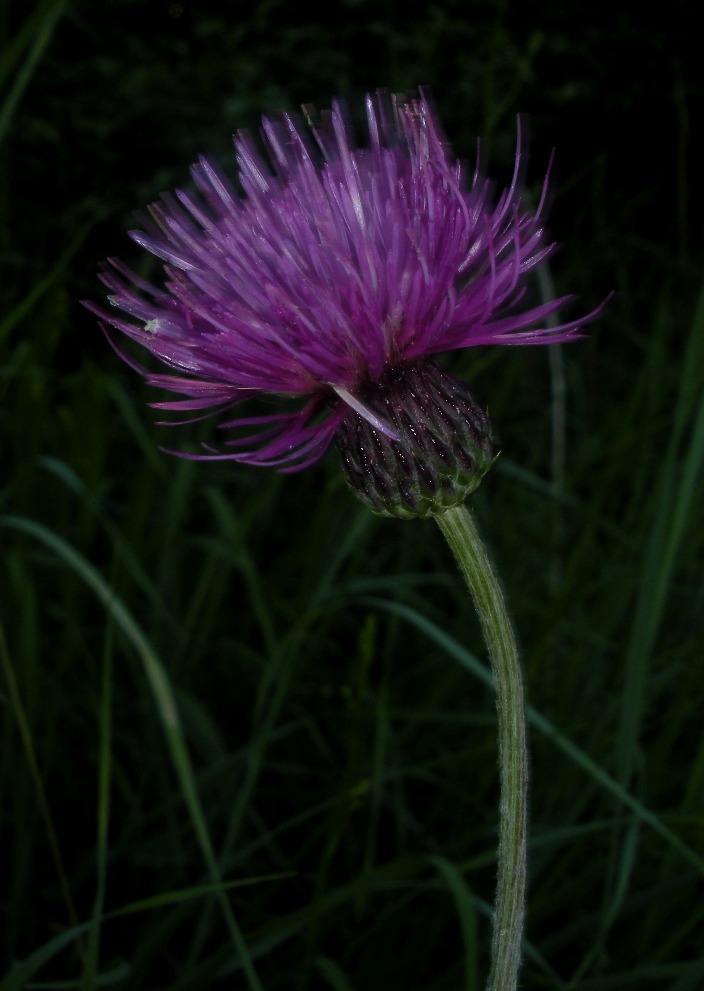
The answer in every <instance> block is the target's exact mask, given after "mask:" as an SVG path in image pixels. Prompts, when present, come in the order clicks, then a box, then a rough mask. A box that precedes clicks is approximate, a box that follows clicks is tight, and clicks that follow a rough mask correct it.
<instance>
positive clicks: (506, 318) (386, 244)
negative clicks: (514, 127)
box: [87, 95, 595, 498]
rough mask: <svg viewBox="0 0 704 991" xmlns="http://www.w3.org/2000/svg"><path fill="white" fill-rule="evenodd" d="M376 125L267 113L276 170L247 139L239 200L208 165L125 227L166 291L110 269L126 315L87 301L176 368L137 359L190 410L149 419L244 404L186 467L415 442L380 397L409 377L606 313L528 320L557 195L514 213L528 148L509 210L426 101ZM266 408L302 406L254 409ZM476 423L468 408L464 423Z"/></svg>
mask: <svg viewBox="0 0 704 991" xmlns="http://www.w3.org/2000/svg"><path fill="white" fill-rule="evenodd" d="M366 110H367V127H368V131H369V141H368V146H367V147H364V148H359V147H357V146H356V145H355V143H354V141H353V138H352V137H351V130H350V127H349V125H348V123H347V120H346V116H345V113H344V110H343V108H342V107H341V106H340V105H339V104H334V105H333V108H332V110H331V111H330V112H329V113H328V114H326V115H324V117H323V119H322V121H319V122H318V123H313V122H312V121H311V120H310V119H309V120H308V124H307V125H303V124H302V123H301V122H299V121H298V120H297V119H296V118H294V117H292V116H290V115H288V114H282V115H281V116H280V117H279V118H277V119H275V120H272V119H268V118H265V119H264V121H263V134H264V140H265V143H266V146H267V150H268V155H269V159H270V163H271V166H273V168H272V167H270V164H269V163H268V162H267V161H266V160H265V159H264V158H263V157H262V156H261V155H260V154H259V152H258V151H257V150H256V147H255V145H254V143H253V142H252V140H251V138H250V137H249V136H248V135H247V134H246V133H240V134H239V135H237V137H236V139H235V148H236V157H237V164H238V168H239V183H240V186H241V194H239V193H237V192H236V191H235V189H234V188H233V186H232V185H231V184H230V183H229V182H228V180H227V179H226V178H225V177H224V176H223V175H222V174H221V173H220V171H219V170H218V169H217V168H216V167H215V165H214V164H213V163H212V162H210V161H208V160H207V159H205V158H201V160H200V161H199V163H198V164H197V165H195V166H194V167H193V170H192V174H193V180H194V184H195V188H196V193H195V194H193V193H191V192H186V191H184V190H177V191H176V192H175V193H174V194H167V195H164V196H162V198H161V201H160V202H159V203H157V204H155V205H153V206H152V207H151V208H150V211H149V212H150V217H149V218H148V219H147V221H146V223H145V226H144V230H141V231H133V232H131V237H132V238H133V240H134V241H136V242H137V244H139V245H140V246H141V247H143V248H145V249H146V250H147V251H149V252H151V253H152V254H154V255H156V256H157V257H158V258H160V259H161V260H162V261H163V262H164V272H165V281H164V286H163V288H160V287H157V286H154V285H151V284H150V283H148V282H145V281H144V280H143V279H141V278H140V277H138V276H137V275H136V274H135V273H133V272H132V271H130V270H129V269H128V268H127V267H126V266H125V265H123V264H122V263H121V262H120V261H117V260H115V259H110V260H109V262H108V263H107V265H106V266H105V269H104V271H103V273H102V281H103V282H104V284H105V285H106V286H107V287H108V289H109V290H110V296H109V299H110V302H111V303H112V305H113V307H115V308H116V309H117V310H118V311H121V315H120V314H117V315H115V314H114V313H113V314H108V313H105V312H104V311H102V310H101V309H100V308H98V307H96V306H94V305H93V304H87V305H88V306H89V307H90V308H91V309H92V310H93V311H94V312H96V313H98V315H99V316H100V317H101V319H102V320H103V321H105V322H106V323H107V324H109V325H110V326H111V327H113V328H116V329H117V330H119V331H121V332H122V333H124V334H125V335H127V336H128V337H130V338H132V339H133V340H135V341H137V342H138V343H139V344H141V345H142V346H143V347H145V348H146V349H147V350H148V351H150V352H151V353H152V354H153V355H155V356H156V357H157V358H159V359H160V360H161V361H162V362H163V363H164V364H165V365H167V366H169V367H170V368H171V369H172V370H173V372H171V373H163V372H157V373H153V372H148V371H145V370H144V369H141V368H140V366H138V365H136V363H135V362H134V361H133V359H131V358H128V357H127V356H125V355H123V357H126V360H128V361H130V363H131V364H133V366H134V367H136V368H138V369H139V370H140V371H142V372H143V374H144V375H145V377H146V379H147V381H148V382H149V383H150V384H151V385H153V386H157V387H159V388H162V389H166V390H169V391H170V392H172V393H175V394H176V395H177V396H179V397H180V398H178V399H170V400H166V401H161V402H156V403H154V404H153V405H154V406H156V407H157V408H160V409H163V410H171V411H176V412H184V411H185V412H187V413H189V414H190V413H191V412H193V411H210V412H218V411H220V412H222V411H223V410H232V409H233V408H236V409H237V415H236V416H234V417H232V416H227V417H225V418H224V420H223V421H222V422H221V423H220V424H219V425H220V426H221V427H224V428H231V429H232V430H233V435H231V436H230V437H229V439H227V440H226V441H225V442H224V450H223V451H221V452H219V453H206V454H201V455H185V456H187V457H200V458H213V457H215V458H231V459H234V460H236V461H242V462H246V463H248V464H253V465H274V466H276V467H278V468H280V469H281V470H284V471H295V470H298V469H301V468H304V467H306V466H308V465H310V464H312V463H313V462H315V461H317V460H318V459H319V458H320V457H321V456H322V455H323V453H324V452H325V450H326V449H327V448H328V446H329V445H330V443H331V442H332V441H333V439H337V440H338V443H342V444H343V447H344V446H345V445H347V444H348V443H350V438H351V437H352V436H354V435H355V430H356V429H357V427H359V426H360V422H361V425H362V427H363V429H364V430H371V431H372V432H373V433H374V435H375V436H377V437H380V438H382V439H384V442H385V443H387V444H388V443H392V444H395V445H399V444H401V445H403V444H404V440H403V437H402V436H401V433H402V431H401V430H400V428H399V423H398V422H394V421H393V417H390V416H389V415H388V413H389V407H388V404H387V406H386V408H385V406H384V403H383V402H382V401H380V397H381V398H382V399H383V395H382V394H383V390H384V384H385V383H392V382H393V389H394V390H395V391H394V396H395V397H396V400H397V399H398V396H399V395H402V392H403V389H402V388H401V391H400V392H399V388H400V386H399V382H402V381H403V380H404V370H407V369H408V370H413V374H414V375H416V378H417V374H419V373H420V374H421V379H422V375H423V369H424V368H426V367H429V365H430V364H432V356H433V355H436V354H439V353H440V352H444V351H452V350H457V349H459V348H467V347H472V346H475V345H491V344H504V345H505V344H513V345H517V344H519V345H520V344H546V343H550V342H556V341H567V340H571V339H573V338H575V337H576V336H579V330H580V326H581V325H583V324H584V323H585V322H586V321H587V320H589V319H591V318H593V316H595V314H590V315H589V316H588V317H586V318H583V319H582V320H581V321H573V322H570V323H563V324H560V325H559V326H553V327H550V326H548V325H547V323H546V321H548V318H549V317H550V316H551V314H553V313H555V311H556V310H558V308H559V307H560V306H562V304H563V303H564V302H565V301H566V298H563V299H554V300H551V301H549V302H543V303H541V304H540V305H537V306H532V307H526V306H525V305H524V300H523V298H524V291H525V281H526V276H527V274H528V273H529V272H530V271H531V270H532V269H533V268H535V266H536V265H538V264H539V263H540V262H541V261H542V260H543V259H545V258H546V257H547V255H548V254H549V253H550V252H551V251H552V249H553V245H552V244H550V243H549V242H547V240H546V235H545V231H544V228H543V221H542V209H543V201H544V199H545V188H546V187H547V180H546V183H545V186H544V191H543V197H542V199H541V202H540V204H539V205H538V208H537V210H536V211H535V212H532V211H531V210H529V209H527V208H526V207H525V206H524V205H523V204H522V202H521V199H520V190H519V188H518V187H519V175H520V166H521V150H520V140H519V148H518V152H517V155H516V163H515V170H514V175H513V180H512V182H511V184H510V186H509V187H508V188H507V189H506V190H504V191H503V192H502V193H501V194H500V195H499V196H498V197H495V196H494V191H493V187H492V185H491V184H490V183H489V181H488V180H487V179H486V178H484V176H483V175H482V174H481V172H480V171H479V169H478V168H477V169H476V170H475V171H474V173H473V174H470V175H468V174H467V173H466V171H465V168H464V166H463V165H462V164H460V163H459V162H458V161H456V160H455V159H454V158H453V157H452V155H451V153H450V150H449V147H448V145H447V144H446V142H445V141H444V139H443V135H442V132H441V130H440V126H439V124H438V121H437V119H436V117H435V115H434V113H433V110H432V108H431V105H430V103H429V101H428V99H427V97H426V96H425V95H421V97H420V98H419V99H409V100H397V101H390V100H388V99H387V98H385V97H383V96H380V97H378V98H377V99H376V100H375V99H374V98H371V97H368V98H367V103H366ZM409 374H410V373H409ZM434 375H435V373H434V372H433V373H432V374H431V378H433V377H434ZM443 381H444V380H443ZM416 386H417V383H416ZM409 388H410V386H409ZM421 391H422V389H421ZM441 391H442V390H441ZM464 395H468V394H467V393H466V389H464ZM255 396H266V397H288V398H289V399H292V400H294V406H295V408H294V409H290V408H289V409H288V410H286V411H282V410H281V408H280V406H275V407H274V408H273V409H272V410H271V411H269V412H264V413H260V414H259V415H256V416H246V415H243V413H244V411H243V412H242V413H240V406H241V404H243V403H245V402H246V401H247V400H249V399H251V398H252V397H255ZM375 399H376V401H375ZM396 400H395V401H396ZM279 402H280V401H279ZM396 405H398V403H396ZM420 407H422V404H420ZM420 407H419V403H418V402H417V401H416V402H415V407H414V408H420ZM463 410H464V412H463ZM465 413H466V410H465V407H464V406H463V403H460V404H459V406H457V412H456V414H454V415H455V416H456V417H460V418H461V417H462V416H464V415H465ZM478 416H479V414H478ZM446 419H447V417H446ZM470 419H471V418H470ZM450 420H452V417H450ZM479 420H482V422H485V420H486V418H485V417H484V415H483V414H481V415H480V416H479ZM442 422H445V420H443V421H442ZM477 422H479V421H478V420H476V418H475V424H474V426H475V427H476V424H477ZM355 425H356V426H355ZM453 429H455V427H453V425H452V424H450V425H449V426H448V430H450V431H452V430H453ZM473 430H474V432H472V431H470V435H471V437H473V438H474V440H473V441H471V444H475V448H476V450H475V453H479V454H480V457H478V458H475V461H477V463H478V462H481V463H482V464H483V465H488V463H489V462H490V458H489V456H488V453H487V452H488V424H487V425H486V428H485V429H484V430H483V434H482V438H480V439H478V435H477V433H476V429H474V428H473ZM436 433H437V431H436ZM448 436H450V435H448ZM475 442H476V443H475ZM433 443H434V442H433ZM442 443H444V441H442ZM453 446H455V444H454V441H453V440H450V449H451V448H452V447H453ZM343 455H344V450H343ZM348 479H349V473H348ZM465 494H466V492H465ZM462 498H464V496H462Z"/></svg>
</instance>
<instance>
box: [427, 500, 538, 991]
mask: <svg viewBox="0 0 704 991" xmlns="http://www.w3.org/2000/svg"><path fill="white" fill-rule="evenodd" d="M436 519H437V522H438V526H439V527H440V529H441V530H442V532H443V534H444V535H445V538H446V539H447V542H448V544H449V545H450V547H451V548H452V551H453V553H454V555H455V557H456V559H457V562H458V564H459V566H460V569H461V571H462V574H463V575H464V578H465V580H466V582H467V585H468V586H469V591H470V593H471V595H472V599H473V601H474V605H475V608H476V610H477V613H478V615H479V620H480V622H481V626H482V632H483V633H484V640H485V642H486V645H487V648H488V650H489V658H490V661H491V667H492V672H493V676H494V686H495V689H496V708H497V713H498V735H499V775H500V781H501V799H500V822H499V849H498V856H497V861H498V870H497V885H496V902H495V908H494V932H493V936H492V943H491V969H490V972H489V981H488V984H487V991H514V989H515V988H516V982H517V979H518V968H519V966H520V959H521V940H522V935H523V917H524V911H525V908H524V902H525V888H526V832H527V822H528V814H527V810H528V752H527V747H526V728H525V705H524V699H523V681H522V677H521V668H520V664H519V660H518V649H517V647H516V639H515V637H514V634H513V629H512V627H511V620H510V619H509V616H508V612H507V611H506V604H505V602H504V597H503V593H502V591H501V586H500V585H499V581H498V578H497V577H496V575H495V573H494V570H493V568H492V566H491V563H490V561H489V557H488V555H487V552H486V550H485V548H484V545H483V543H482V540H481V537H480V536H479V533H478V531H477V528H476V525H475V523H474V520H473V518H472V515H471V514H470V512H469V510H468V509H466V507H465V506H456V507H455V508H453V509H448V510H447V511H446V512H445V513H443V514H441V515H439V516H437V517H436Z"/></svg>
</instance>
